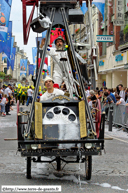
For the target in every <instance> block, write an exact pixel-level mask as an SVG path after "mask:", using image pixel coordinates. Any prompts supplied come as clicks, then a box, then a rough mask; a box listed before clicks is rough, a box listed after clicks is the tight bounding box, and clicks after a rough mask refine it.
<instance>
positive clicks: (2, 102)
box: [0, 84, 14, 117]
mask: <svg viewBox="0 0 128 193" xmlns="http://www.w3.org/2000/svg"><path fill="white" fill-rule="evenodd" d="M13 104H14V88H13V87H12V86H11V85H10V84H8V86H7V87H5V86H4V85H3V87H2V88H1V89H0V112H1V115H2V116H3V117H4V116H6V115H11V114H10V113H9V112H10V110H13V108H12V105H13Z"/></svg>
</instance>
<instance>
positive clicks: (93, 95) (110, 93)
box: [85, 84, 128, 107]
mask: <svg viewBox="0 0 128 193" xmlns="http://www.w3.org/2000/svg"><path fill="white" fill-rule="evenodd" d="M85 92H86V96H87V99H88V102H89V106H91V107H93V104H94V103H95V102H96V100H97V99H99V100H100V101H101V102H102V103H104V106H105V105H106V104H111V103H116V105H120V104H121V105H126V106H128V88H125V87H123V85H122V84H119V85H118V86H117V87H116V88H114V89H113V88H111V89H108V88H107V87H104V88H100V89H99V88H98V87H97V88H96V90H89V89H88V86H85Z"/></svg>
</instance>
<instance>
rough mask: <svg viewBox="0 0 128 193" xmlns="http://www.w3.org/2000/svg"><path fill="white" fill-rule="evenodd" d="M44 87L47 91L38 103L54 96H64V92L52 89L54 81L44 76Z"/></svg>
mask: <svg viewBox="0 0 128 193" xmlns="http://www.w3.org/2000/svg"><path fill="white" fill-rule="evenodd" d="M44 85H45V87H46V88H47V91H46V92H45V93H44V94H43V95H42V96H41V97H40V102H41V101H46V100H48V99H50V98H52V97H55V96H56V95H64V92H63V91H62V90H59V89H56V88H54V87H53V85H54V81H53V79H52V78H50V77H48V76H46V78H45V80H44Z"/></svg>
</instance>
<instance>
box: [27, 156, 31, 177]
mask: <svg viewBox="0 0 128 193" xmlns="http://www.w3.org/2000/svg"><path fill="white" fill-rule="evenodd" d="M26 178H27V179H31V157H27V172H26Z"/></svg>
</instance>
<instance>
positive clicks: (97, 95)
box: [96, 90, 101, 99]
mask: <svg viewBox="0 0 128 193" xmlns="http://www.w3.org/2000/svg"><path fill="white" fill-rule="evenodd" d="M96 98H97V99H101V95H100V90H98V91H97V94H96Z"/></svg>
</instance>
